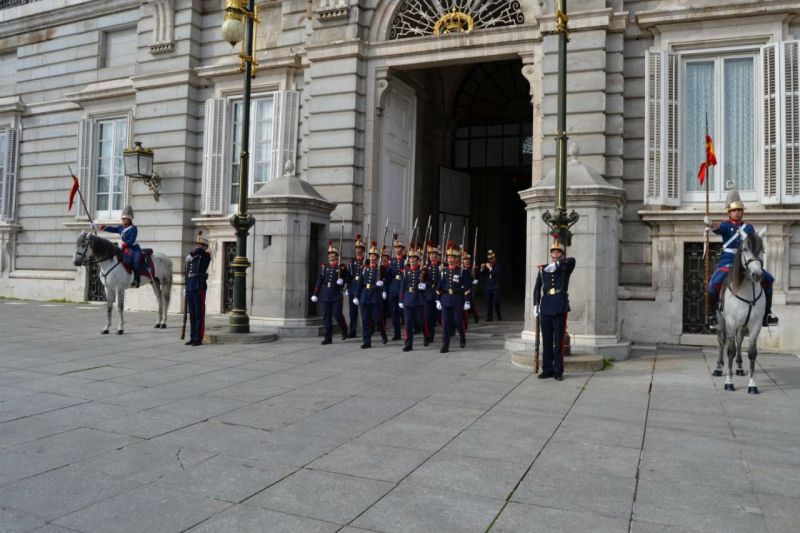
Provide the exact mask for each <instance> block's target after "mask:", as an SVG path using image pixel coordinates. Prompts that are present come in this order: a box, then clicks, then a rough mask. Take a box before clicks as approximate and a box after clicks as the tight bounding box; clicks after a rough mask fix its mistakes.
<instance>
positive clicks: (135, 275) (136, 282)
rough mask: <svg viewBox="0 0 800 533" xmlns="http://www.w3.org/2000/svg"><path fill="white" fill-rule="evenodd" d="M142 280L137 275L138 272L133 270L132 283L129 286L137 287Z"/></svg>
mask: <svg viewBox="0 0 800 533" xmlns="http://www.w3.org/2000/svg"><path fill="white" fill-rule="evenodd" d="M141 282H142V280H141V277H140V276H139V272H138V271H136V270H134V271H133V283H131V287H133V288H134V289H138V288H139V284H140V283H141Z"/></svg>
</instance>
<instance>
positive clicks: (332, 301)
mask: <svg viewBox="0 0 800 533" xmlns="http://www.w3.org/2000/svg"><path fill="white" fill-rule="evenodd" d="M349 281H350V272H349V271H348V270H347V267H346V266H344V265H342V264H339V250H337V249H336V248H334V246H333V243H332V242H331V241H328V264H323V265H322V266H321V269H320V273H319V278H317V285H316V287H314V294H313V295H312V296H311V301H312V302H314V303H317V302H318V301H321V302H322V324H323V326H324V327H325V338H324V339H323V341H322V344H330V343H331V342H333V317H334V316H335V317H336V321H337V322H338V323H339V328H340V329H341V330H342V340H347V322H345V320H344V315H343V314H342V289H343V288H344V285H345V283H347V282H349Z"/></svg>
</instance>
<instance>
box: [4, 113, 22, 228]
mask: <svg viewBox="0 0 800 533" xmlns="http://www.w3.org/2000/svg"><path fill="white" fill-rule="evenodd" d="M6 137H7V145H6V146H7V152H6V160H5V162H4V168H5V173H4V175H3V176H2V183H0V186H1V187H2V188H3V191H2V192H3V195H2V200H3V205H0V222H13V221H14V219H15V215H16V214H15V210H16V207H17V161H18V158H19V130H18V129H16V128H8V129H7V130H6Z"/></svg>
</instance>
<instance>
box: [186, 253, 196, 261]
mask: <svg viewBox="0 0 800 533" xmlns="http://www.w3.org/2000/svg"><path fill="white" fill-rule="evenodd" d="M192 259H194V257H192V254H186V262H187V263H191V262H192Z"/></svg>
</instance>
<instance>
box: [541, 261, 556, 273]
mask: <svg viewBox="0 0 800 533" xmlns="http://www.w3.org/2000/svg"><path fill="white" fill-rule="evenodd" d="M544 271H545V272H555V271H556V264H555V263H550V264H549V265H547V266H546V267H544Z"/></svg>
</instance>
